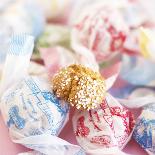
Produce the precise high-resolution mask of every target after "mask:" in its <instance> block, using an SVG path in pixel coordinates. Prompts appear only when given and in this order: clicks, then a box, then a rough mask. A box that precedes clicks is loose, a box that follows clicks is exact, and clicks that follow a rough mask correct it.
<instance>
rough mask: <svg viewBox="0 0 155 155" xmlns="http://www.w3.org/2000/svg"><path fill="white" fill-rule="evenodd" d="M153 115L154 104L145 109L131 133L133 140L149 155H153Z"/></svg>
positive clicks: (154, 130)
mask: <svg viewBox="0 0 155 155" xmlns="http://www.w3.org/2000/svg"><path fill="white" fill-rule="evenodd" d="M154 115H155V104H151V105H149V106H147V107H145V108H144V110H143V111H142V113H141V115H140V116H139V118H138V120H137V122H136V125H135V128H134V132H133V137H134V139H135V140H136V141H137V143H138V144H139V145H140V146H141V147H142V148H143V149H145V150H146V151H147V152H148V154H150V155H152V154H155V136H154V132H155V119H154Z"/></svg>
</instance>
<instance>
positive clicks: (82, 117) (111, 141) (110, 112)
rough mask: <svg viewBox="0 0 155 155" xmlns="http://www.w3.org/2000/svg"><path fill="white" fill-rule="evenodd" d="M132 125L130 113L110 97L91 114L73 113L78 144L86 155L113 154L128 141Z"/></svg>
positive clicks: (133, 122) (108, 95)
mask: <svg viewBox="0 0 155 155" xmlns="http://www.w3.org/2000/svg"><path fill="white" fill-rule="evenodd" d="M134 124H135V121H134V118H133V115H132V113H131V112H130V111H129V110H128V109H126V108H124V107H123V106H122V105H121V104H120V103H119V102H118V101H117V100H116V99H114V98H113V97H112V96H111V95H110V94H107V97H106V99H105V100H104V101H103V102H102V104H101V105H100V106H99V107H98V108H97V109H94V110H90V111H78V110H77V111H76V114H75V116H74V118H73V127H74V132H75V135H76V138H77V141H78V143H79V144H80V145H81V146H82V147H83V148H84V149H85V150H86V152H87V153H90V154H98V153H97V152H98V151H99V150H100V151H101V152H100V154H117V153H116V152H115V151H118V150H121V149H122V148H123V147H124V146H125V144H126V143H127V142H128V140H129V139H130V136H131V133H132V130H133V127H134Z"/></svg>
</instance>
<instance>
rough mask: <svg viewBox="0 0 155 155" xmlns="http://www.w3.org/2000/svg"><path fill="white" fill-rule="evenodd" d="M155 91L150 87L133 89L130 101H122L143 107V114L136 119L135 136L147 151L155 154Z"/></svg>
mask: <svg viewBox="0 0 155 155" xmlns="http://www.w3.org/2000/svg"><path fill="white" fill-rule="evenodd" d="M154 101H155V92H154V90H153V89H150V88H138V89H135V90H134V91H132V93H131V94H130V96H129V99H128V101H126V100H123V101H121V103H123V104H124V105H126V106H127V107H130V108H140V107H142V111H141V114H140V115H139V116H138V119H137V120H136V124H135V127H134V131H133V138H134V139H135V140H136V141H137V143H138V144H139V145H140V146H141V147H142V148H143V149H144V150H146V151H147V153H148V154H149V155H153V154H155V148H154V145H155V138H154V131H155V119H154V115H155V103H154Z"/></svg>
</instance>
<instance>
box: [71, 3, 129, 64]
mask: <svg viewBox="0 0 155 155" xmlns="http://www.w3.org/2000/svg"><path fill="white" fill-rule="evenodd" d="M127 34H128V26H127V25H126V23H125V22H124V20H123V18H122V16H121V14H120V12H119V11H118V10H117V9H116V8H114V7H110V6H109V7H108V6H101V5H100V6H99V5H97V6H96V5H94V6H93V7H90V8H89V9H88V10H87V9H86V11H85V12H84V13H83V14H81V15H80V18H79V20H78V21H77V22H76V23H75V26H74V28H73V31H72V41H73V42H72V43H73V46H74V45H75V44H79V45H81V46H84V47H85V48H87V49H89V50H91V51H93V52H94V54H95V56H96V59H97V61H102V60H103V59H104V58H105V57H108V56H111V52H116V51H121V50H122V48H123V44H124V42H125V40H126V36H127ZM73 48H74V47H73ZM74 50H75V51H76V49H74Z"/></svg>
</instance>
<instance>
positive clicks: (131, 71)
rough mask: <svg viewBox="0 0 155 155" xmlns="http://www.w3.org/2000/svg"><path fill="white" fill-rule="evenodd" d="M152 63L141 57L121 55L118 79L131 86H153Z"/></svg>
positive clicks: (154, 74) (154, 79)
mask: <svg viewBox="0 0 155 155" xmlns="http://www.w3.org/2000/svg"><path fill="white" fill-rule="evenodd" d="M153 70H154V62H152V61H149V60H147V59H144V58H143V57H136V56H128V55H123V58H122V69H121V72H120V77H121V78H123V79H124V80H126V81H128V82H129V83H131V84H133V85H147V86H154V85H155V82H154V81H155V73H154V72H153Z"/></svg>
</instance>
